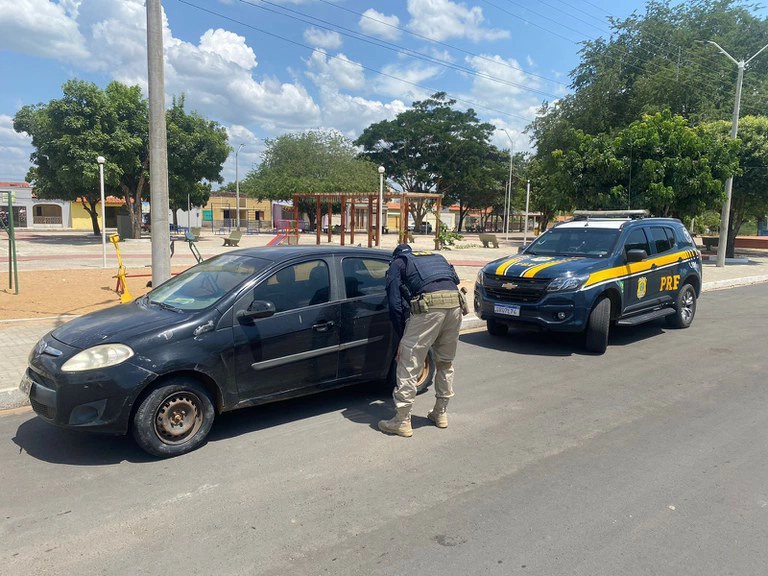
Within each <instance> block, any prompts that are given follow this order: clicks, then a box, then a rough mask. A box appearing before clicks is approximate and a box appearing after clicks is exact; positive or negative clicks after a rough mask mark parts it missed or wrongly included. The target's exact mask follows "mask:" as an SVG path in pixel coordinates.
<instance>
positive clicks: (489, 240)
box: [480, 234, 499, 248]
mask: <svg viewBox="0 0 768 576" xmlns="http://www.w3.org/2000/svg"><path fill="white" fill-rule="evenodd" d="M480 242H482V243H483V248H488V244H492V245H493V247H494V248H498V247H499V241H498V240H497V239H496V234H480Z"/></svg>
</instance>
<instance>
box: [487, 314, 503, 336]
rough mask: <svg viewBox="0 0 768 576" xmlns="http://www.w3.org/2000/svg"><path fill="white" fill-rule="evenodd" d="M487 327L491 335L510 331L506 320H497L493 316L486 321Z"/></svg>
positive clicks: (499, 334)
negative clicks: (505, 322)
mask: <svg viewBox="0 0 768 576" xmlns="http://www.w3.org/2000/svg"><path fill="white" fill-rule="evenodd" d="M485 327H486V329H487V330H488V334H490V335H491V336H504V335H505V334H506V333H507V332H508V331H509V326H507V325H506V324H504V322H497V321H496V320H494V319H493V318H489V319H488V320H486V321H485Z"/></svg>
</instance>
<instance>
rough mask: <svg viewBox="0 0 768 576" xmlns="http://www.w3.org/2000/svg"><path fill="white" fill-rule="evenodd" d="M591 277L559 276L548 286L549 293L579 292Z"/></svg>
mask: <svg viewBox="0 0 768 576" xmlns="http://www.w3.org/2000/svg"><path fill="white" fill-rule="evenodd" d="M587 278H589V276H559V277H557V278H555V279H554V280H552V282H550V283H549V285H548V286H547V292H565V291H567V290H578V289H579V288H581V287H582V286H583V285H584V282H586V281H587Z"/></svg>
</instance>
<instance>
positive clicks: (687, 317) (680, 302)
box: [666, 284, 696, 328]
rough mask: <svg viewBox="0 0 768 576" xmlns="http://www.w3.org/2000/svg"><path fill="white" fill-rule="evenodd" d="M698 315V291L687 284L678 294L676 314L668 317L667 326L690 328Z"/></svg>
mask: <svg viewBox="0 0 768 576" xmlns="http://www.w3.org/2000/svg"><path fill="white" fill-rule="evenodd" d="M695 315H696V290H695V289H694V288H693V286H691V285H690V284H686V285H685V286H683V287H682V288H681V289H680V292H678V293H677V301H676V302H675V313H674V314H670V315H669V316H667V317H666V321H667V324H668V325H669V326H672V327H673V328H688V326H690V325H691V322H693V317H694V316H695Z"/></svg>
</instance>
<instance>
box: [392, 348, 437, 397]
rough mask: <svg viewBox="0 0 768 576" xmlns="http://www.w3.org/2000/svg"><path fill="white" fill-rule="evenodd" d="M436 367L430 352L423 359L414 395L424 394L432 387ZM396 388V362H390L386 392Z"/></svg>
mask: <svg viewBox="0 0 768 576" xmlns="http://www.w3.org/2000/svg"><path fill="white" fill-rule="evenodd" d="M436 371H437V367H436V366H435V360H434V359H433V358H432V350H430V351H429V352H428V353H427V357H426V358H425V359H424V365H423V366H422V367H421V371H420V372H419V376H418V378H417V379H416V394H421V393H422V392H425V391H426V390H427V388H429V387H430V386H431V385H432V381H433V380H434V379H435V372H436ZM395 386H397V362H395V361H394V360H392V367H391V368H390V370H389V376H388V377H387V390H388V391H389V392H391V391H392V389H393V388H394V387H395Z"/></svg>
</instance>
